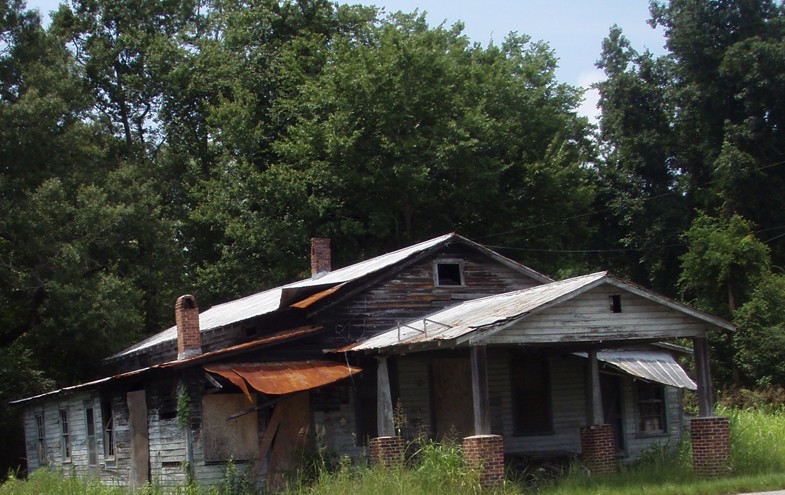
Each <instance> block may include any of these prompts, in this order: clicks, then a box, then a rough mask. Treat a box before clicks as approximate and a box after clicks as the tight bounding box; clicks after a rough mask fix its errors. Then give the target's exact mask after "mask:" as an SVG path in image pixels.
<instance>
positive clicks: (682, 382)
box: [575, 350, 698, 390]
mask: <svg viewBox="0 0 785 495" xmlns="http://www.w3.org/2000/svg"><path fill="white" fill-rule="evenodd" d="M575 354H577V355H579V356H581V357H586V356H587V354H586V353H585V352H577V353H575ZM597 359H598V360H599V361H602V362H604V363H607V364H609V365H611V366H613V367H614V368H616V369H618V370H620V371H623V372H624V373H627V374H628V375H632V376H634V377H636V378H641V379H643V380H647V381H650V382H657V383H662V384H663V385H669V386H671V387H678V388H684V389H687V390H697V389H698V386H697V385H696V384H695V382H694V381H692V379H691V378H690V377H689V376H687V373H686V372H685V371H684V369H683V368H682V367H681V366H679V363H677V362H676V360H675V359H673V356H672V355H670V354H669V353H667V352H658V351H624V350H620V351H602V352H598V353H597Z"/></svg>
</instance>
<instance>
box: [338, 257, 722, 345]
mask: <svg viewBox="0 0 785 495" xmlns="http://www.w3.org/2000/svg"><path fill="white" fill-rule="evenodd" d="M604 283H607V284H610V285H613V286H615V287H617V288H620V289H622V290H625V291H628V292H631V293H633V294H636V295H638V296H641V297H643V298H645V299H648V300H650V301H653V302H655V303H658V304H661V305H663V306H666V307H668V308H670V309H673V310H675V311H678V312H681V313H683V314H685V315H687V316H690V317H692V318H695V319H697V320H700V321H702V322H703V323H705V324H707V325H708V326H709V327H712V328H715V329H725V330H733V329H734V328H735V327H734V326H733V324H731V323H730V322H727V321H725V320H723V319H721V318H717V317H715V316H712V315H709V314H707V313H703V312H701V311H698V310H696V309H694V308H691V307H689V306H687V305H684V304H681V303H679V302H676V301H674V300H672V299H669V298H667V297H665V296H662V295H659V294H657V293H655V292H652V291H650V290H648V289H644V288H642V287H640V286H637V285H635V284H633V283H631V282H627V281H625V280H622V279H619V278H617V277H615V276H613V275H611V274H609V273H608V272H605V271H603V272H597V273H592V274H589V275H584V276H580V277H574V278H570V279H566V280H561V281H558V282H552V283H548V284H543V285H539V286H535V287H531V288H528V289H524V290H519V291H513V292H507V293H504V294H499V295H495V296H490V297H484V298H480V299H474V300H471V301H467V302H464V303H462V304H459V305H456V306H453V307H451V308H447V309H445V310H442V311H438V312H436V313H432V314H431V315H429V316H427V317H425V318H420V319H417V320H414V321H409V322H407V323H405V324H399V325H398V326H397V327H395V328H392V329H389V330H387V331H385V332H383V333H381V334H379V335H376V336H374V337H372V338H370V339H368V340H365V341H363V342H360V343H356V344H352V345H349V346H346V347H344V348H342V349H339V352H344V351H350V350H351V351H377V352H378V351H383V350H394V349H396V348H400V349H405V350H416V349H417V348H420V347H423V348H432V347H450V346H456V345H460V344H465V343H470V344H476V343H480V341H482V340H483V339H486V338H488V337H491V336H493V335H495V334H497V333H498V332H500V331H501V330H503V329H505V328H507V327H509V326H510V325H512V324H514V323H516V322H519V321H521V320H523V319H525V318H527V317H529V316H531V315H534V314H537V313H539V312H541V311H543V310H545V309H547V308H550V307H552V306H555V305H557V304H560V303H562V302H564V301H567V300H569V299H572V298H573V297H575V296H577V295H579V294H582V293H584V292H586V291H588V290H590V289H592V288H594V287H597V286H598V285H600V284H604ZM619 335H620V340H630V341H633V340H635V337H634V335H632V336H631V335H630V332H622V331H619ZM622 335H624V338H623V339H622V338H621V336H622ZM655 340H656V339H655ZM521 343H523V342H521ZM538 343H542V342H538Z"/></svg>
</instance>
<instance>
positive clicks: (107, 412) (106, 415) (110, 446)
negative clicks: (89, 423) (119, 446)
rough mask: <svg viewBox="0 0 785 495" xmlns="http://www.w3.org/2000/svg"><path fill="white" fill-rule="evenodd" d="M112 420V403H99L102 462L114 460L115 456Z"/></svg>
mask: <svg viewBox="0 0 785 495" xmlns="http://www.w3.org/2000/svg"><path fill="white" fill-rule="evenodd" d="M114 419H115V418H114V408H113V407H112V402H111V401H105V402H101V432H102V435H103V440H104V445H103V447H104V448H103V452H104V460H106V461H112V460H114V459H115V454H116V452H115V447H116V445H115V427H114Z"/></svg>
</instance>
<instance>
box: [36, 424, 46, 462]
mask: <svg viewBox="0 0 785 495" xmlns="http://www.w3.org/2000/svg"><path fill="white" fill-rule="evenodd" d="M35 429H36V435H37V439H36V447H37V449H38V462H40V463H43V462H45V461H46V417H45V416H44V413H43V412H41V413H40V414H36V415H35Z"/></svg>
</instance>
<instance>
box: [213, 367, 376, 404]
mask: <svg viewBox="0 0 785 495" xmlns="http://www.w3.org/2000/svg"><path fill="white" fill-rule="evenodd" d="M204 370H205V371H207V372H209V373H213V374H215V375H218V376H222V377H224V378H226V379H227V380H229V381H230V382H232V383H233V384H234V385H236V386H237V387H238V388H240V390H242V391H243V393H244V394H245V395H246V397H248V399H249V400H251V394H250V390H249V387H250V388H252V389H254V390H257V391H259V392H262V393H263V394H268V395H285V394H291V393H294V392H302V391H304V390H311V389H314V388H318V387H322V386H324V385H329V384H331V383H334V382H337V381H339V380H343V379H344V378H349V377H350V376H352V375H355V374H357V373H360V372H361V371H362V369H360V368H358V367H353V366H349V365H346V364H341V363H337V362H334V361H326V360H311V361H280V362H269V363H248V364H218V365H213V366H205V367H204Z"/></svg>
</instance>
